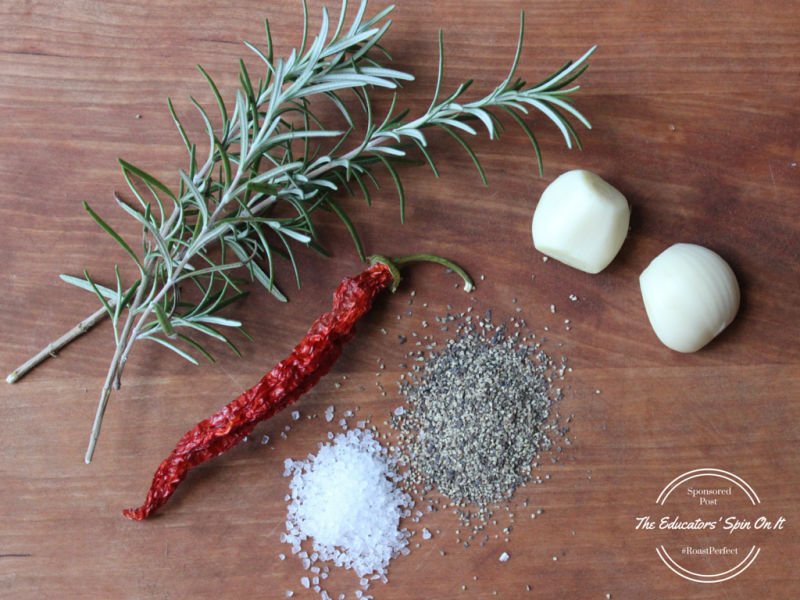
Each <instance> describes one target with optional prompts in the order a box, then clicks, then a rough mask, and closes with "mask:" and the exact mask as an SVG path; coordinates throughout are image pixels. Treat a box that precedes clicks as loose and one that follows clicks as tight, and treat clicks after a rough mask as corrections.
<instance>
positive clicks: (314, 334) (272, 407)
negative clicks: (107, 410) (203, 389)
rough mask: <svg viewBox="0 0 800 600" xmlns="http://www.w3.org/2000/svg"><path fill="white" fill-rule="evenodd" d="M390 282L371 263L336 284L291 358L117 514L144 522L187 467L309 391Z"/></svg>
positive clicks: (200, 430) (185, 442) (213, 420)
mask: <svg viewBox="0 0 800 600" xmlns="http://www.w3.org/2000/svg"><path fill="white" fill-rule="evenodd" d="M392 280H393V275H392V273H391V272H390V270H389V268H388V267H387V266H386V265H384V264H383V263H375V264H374V265H372V266H371V267H369V268H368V269H366V270H365V271H363V272H362V273H360V274H359V275H357V276H356V277H348V278H346V279H345V280H344V281H342V283H341V284H339V287H338V288H337V289H336V292H335V293H334V296H333V307H332V309H331V310H330V311H328V312H326V313H324V314H322V315H321V316H320V317H319V318H318V319H317V320H316V321H314V323H313V324H312V325H311V328H310V329H309V331H308V333H307V334H306V335H305V336H304V337H303V339H302V340H301V342H300V343H299V344H298V345H297V346H296V347H295V348H294V350H293V351H292V353H291V354H290V355H289V356H288V357H287V358H285V359H284V360H282V361H281V362H280V363H278V364H277V365H276V366H275V367H273V369H272V370H271V371H270V372H269V373H267V374H266V375H265V376H264V377H263V378H262V379H261V381H259V382H258V383H257V384H256V385H255V386H253V387H252V388H250V389H249V390H247V391H246V392H244V393H243V394H242V395H241V396H239V397H238V398H236V400H234V401H233V402H231V403H230V404H228V405H227V406H225V407H224V408H222V409H221V410H220V411H219V412H217V413H216V414H215V415H214V416H212V417H210V418H208V419H206V420H204V421H201V422H200V423H198V424H197V425H195V427H194V429H192V430H191V431H189V432H187V433H186V434H185V435H184V436H183V437H182V438H181V439H180V441H179V442H178V444H177V445H176V446H175V449H174V450H173V451H172V453H171V454H170V455H169V456H168V457H167V458H166V459H165V460H164V461H163V462H162V463H161V465H160V466H159V467H158V469H157V470H156V473H155V475H154V476H153V483H152V484H151V486H150V491H149V492H148V493H147V499H146V500H145V502H144V504H143V505H142V506H141V507H139V508H136V509H132V508H131V509H127V510H125V511H123V514H124V515H125V516H126V517H128V518H130V519H133V520H136V521H141V520H142V519H146V518H147V517H148V516H150V515H151V514H152V513H153V512H154V511H156V510H158V509H159V508H160V507H161V506H163V505H164V503H165V502H166V501H167V500H168V499H169V497H170V496H171V495H172V493H173V492H174V491H175V489H176V488H177V487H178V485H179V484H180V483H181V481H183V480H184V478H185V477H186V475H187V473H188V472H189V471H190V470H191V469H192V468H193V467H195V466H197V465H199V464H201V463H203V462H205V461H207V460H209V459H211V458H214V457H215V456H218V455H219V454H221V453H223V452H225V451H226V450H227V449H228V448H231V447H233V446H235V445H236V444H238V443H239V442H240V441H241V440H242V439H244V438H245V437H246V436H247V435H249V434H250V433H251V432H252V431H253V428H254V427H255V426H256V424H257V423H259V422H260V421H263V420H265V419H269V418H270V417H271V416H273V415H274V414H276V413H277V412H279V411H281V410H283V409H284V408H286V407H287V406H289V405H290V404H292V403H293V402H295V401H296V400H297V399H298V398H299V397H300V396H301V395H302V394H303V393H305V392H307V391H308V390H310V389H311V388H312V387H314V385H315V384H316V383H317V382H318V381H319V380H320V378H321V377H322V376H323V375H325V374H326V373H327V372H328V371H329V370H330V368H331V367H332V366H333V364H334V363H335V362H336V360H337V359H338V358H339V356H340V355H341V353H342V346H343V345H344V344H345V343H346V342H348V341H349V340H350V339H352V338H353V336H354V335H355V325H356V322H357V321H358V320H359V319H360V318H361V317H362V316H363V315H364V314H365V313H366V312H367V311H369V309H370V308H371V306H372V302H373V300H374V299H375V296H376V295H377V294H378V293H380V292H381V291H382V290H384V289H385V288H386V287H387V286H388V285H389V284H390V283H391V282H392Z"/></svg>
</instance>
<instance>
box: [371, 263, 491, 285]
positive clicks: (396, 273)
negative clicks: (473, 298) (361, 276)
mask: <svg viewBox="0 0 800 600" xmlns="http://www.w3.org/2000/svg"><path fill="white" fill-rule="evenodd" d="M368 260H369V262H370V264H375V263H383V264H384V265H386V266H387V267H388V268H389V270H390V271H391V272H392V276H393V277H394V279H393V280H392V287H391V289H392V291H393V292H394V291H396V290H397V287H398V286H399V285H400V280H401V277H400V267H402V266H404V265H407V264H408V263H414V262H433V263H437V264H440V265H442V266H445V267H447V268H448V269H451V270H452V271H453V272H454V273H457V274H458V275H459V276H460V277H461V279H463V280H464V291H465V292H471V291H472V290H474V289H475V284H474V283H473V282H472V279H471V278H470V276H469V275H467V272H466V271H465V270H464V269H462V268H461V267H459V266H458V265H457V264H456V263H454V262H453V261H451V260H448V259H446V258H444V257H441V256H437V255H435V254H409V255H408V256H399V257H391V258H389V257H387V256H384V255H382V254H373V255H372V256H370V257H369V259H368Z"/></svg>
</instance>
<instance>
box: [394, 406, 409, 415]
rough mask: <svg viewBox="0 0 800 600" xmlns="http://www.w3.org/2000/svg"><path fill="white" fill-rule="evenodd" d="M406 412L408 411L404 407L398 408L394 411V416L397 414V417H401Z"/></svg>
mask: <svg viewBox="0 0 800 600" xmlns="http://www.w3.org/2000/svg"><path fill="white" fill-rule="evenodd" d="M404 412H406V409H405V408H403V407H402V406H398V407H397V408H395V409H394V414H395V416H396V417H399V416H400V415H402V414H403V413H404Z"/></svg>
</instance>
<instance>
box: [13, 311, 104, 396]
mask: <svg viewBox="0 0 800 600" xmlns="http://www.w3.org/2000/svg"><path fill="white" fill-rule="evenodd" d="M107 316H108V311H107V310H106V309H105V307H101V308H99V309H98V310H97V311H95V312H94V314H91V315H89V316H88V317H86V318H85V319H84V320H83V321H81V322H80V323H78V324H77V325H75V327H73V328H72V329H70V330H69V331H67V332H66V333H65V334H64V335H62V336H61V337H60V338H58V339H57V340H53V341H52V342H50V343H49V344H47V346H45V347H44V348H42V349H41V350H40V351H39V352H37V353H36V354H35V355H34V356H32V357H31V358H29V359H28V360H26V361H25V362H24V363H22V364H21V365H20V366H18V367H17V368H16V369H14V370H13V371H12V372H11V373H10V374H9V375H8V377H6V383H16V382H17V381H19V380H20V379H22V378H23V377H25V375H27V374H28V372H30V371H32V370H33V369H34V368H35V367H36V366H38V365H39V364H40V363H42V362H44V361H45V360H47V359H48V358H50V357H51V356H55V355H56V352H58V351H59V350H61V349H62V348H63V347H64V346H66V345H67V344H69V343H70V342H72V341H73V340H75V339H77V338H78V337H80V336H82V335H83V334H84V333H86V332H87V331H89V330H90V329H91V328H92V327H94V326H95V325H97V324H98V323H99V322H100V321H102V320H103V319H105V318H106V317H107Z"/></svg>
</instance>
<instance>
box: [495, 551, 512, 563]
mask: <svg viewBox="0 0 800 600" xmlns="http://www.w3.org/2000/svg"><path fill="white" fill-rule="evenodd" d="M509 558H511V557H510V556H509V555H508V552H503V553H502V554H501V555H500V558H498V559H497V560H499V561H500V562H507V561H508V559H509Z"/></svg>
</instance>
